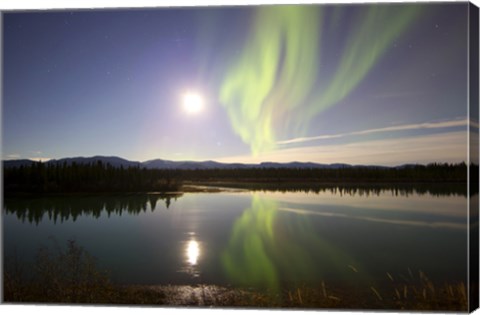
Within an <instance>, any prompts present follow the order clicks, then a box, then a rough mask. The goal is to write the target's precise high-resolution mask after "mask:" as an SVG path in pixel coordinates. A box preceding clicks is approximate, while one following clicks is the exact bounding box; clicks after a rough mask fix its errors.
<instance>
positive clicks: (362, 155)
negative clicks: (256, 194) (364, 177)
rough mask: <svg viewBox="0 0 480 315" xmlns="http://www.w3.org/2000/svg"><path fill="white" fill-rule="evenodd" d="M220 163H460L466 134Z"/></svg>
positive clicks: (373, 142)
mask: <svg viewBox="0 0 480 315" xmlns="http://www.w3.org/2000/svg"><path fill="white" fill-rule="evenodd" d="M218 160H219V161H222V162H244V163H258V162H262V161H274V162H291V161H305V162H306V161H311V162H318V163H349V164H367V165H368V164H376V165H385V166H394V165H401V164H405V163H422V164H425V163H431V162H448V163H458V162H462V161H466V160H467V133H466V132H464V131H452V132H447V133H441V134H433V135H423V136H415V137H403V138H396V139H388V140H371V141H357V142H354V143H348V144H334V145H321V146H320V145H317V146H305V147H296V148H286V149H279V150H275V151H271V152H268V153H264V154H261V155H259V156H255V157H254V156H235V157H226V158H222V159H218Z"/></svg>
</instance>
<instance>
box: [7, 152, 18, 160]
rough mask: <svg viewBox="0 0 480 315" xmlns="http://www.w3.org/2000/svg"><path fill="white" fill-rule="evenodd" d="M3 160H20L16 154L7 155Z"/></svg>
mask: <svg viewBox="0 0 480 315" xmlns="http://www.w3.org/2000/svg"><path fill="white" fill-rule="evenodd" d="M5 158H6V159H7V160H14V159H19V158H20V154H16V153H14V154H7V155H6V156H5Z"/></svg>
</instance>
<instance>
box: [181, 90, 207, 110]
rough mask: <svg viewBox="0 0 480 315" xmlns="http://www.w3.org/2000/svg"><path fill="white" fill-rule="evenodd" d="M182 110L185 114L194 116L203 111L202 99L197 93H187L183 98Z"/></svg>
mask: <svg viewBox="0 0 480 315" xmlns="http://www.w3.org/2000/svg"><path fill="white" fill-rule="evenodd" d="M183 109H184V110H185V112H186V113H187V114H196V113H199V112H201V111H202V110H203V98H202V97H201V96H200V95H199V94H197V93H187V94H185V95H184V96H183Z"/></svg>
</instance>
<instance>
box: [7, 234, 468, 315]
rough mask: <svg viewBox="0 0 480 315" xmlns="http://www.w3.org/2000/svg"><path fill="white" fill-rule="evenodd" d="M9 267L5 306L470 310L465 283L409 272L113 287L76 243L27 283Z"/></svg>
mask: <svg viewBox="0 0 480 315" xmlns="http://www.w3.org/2000/svg"><path fill="white" fill-rule="evenodd" d="M10 262H11V263H10V264H8V265H7V266H6V267H7V268H5V270H4V301H5V302H7V303H23V304H25V303H48V304H58V303H65V304H109V305H162V306H200V307H202V306H213V307H242V308H245V307H251V308H294V309H297V308H298V309H370V310H415V311H467V305H468V304H467V302H468V295H467V288H466V285H465V283H463V282H460V283H443V284H439V283H434V282H432V281H431V280H430V279H429V278H428V277H427V276H426V275H425V273H423V272H422V271H418V275H416V274H415V275H414V273H413V272H412V271H411V270H410V269H407V270H408V277H403V276H402V275H400V274H399V275H396V274H391V273H388V272H387V273H386V276H385V279H384V281H383V282H382V281H377V282H376V283H375V284H374V283H371V284H365V283H363V284H358V285H357V286H356V287H352V286H344V285H341V284H328V283H326V282H325V281H320V282H319V283H318V285H316V286H311V285H309V286H307V285H301V284H300V285H296V286H295V287H293V288H292V287H291V286H289V287H286V288H283V289H282V288H280V289H276V290H272V291H271V292H270V291H268V290H263V291H260V290H253V289H240V288H228V287H221V286H215V285H197V286H189V285H186V286H172V285H166V286H135V285H129V286H119V285H115V284H113V283H112V282H111V281H109V280H108V277H107V275H106V273H102V272H100V271H99V270H98V269H97V267H96V266H95V263H94V260H93V258H92V257H90V256H89V255H88V253H86V252H85V251H84V250H83V248H81V247H80V246H78V245H77V244H75V242H69V243H68V244H67V248H66V249H65V250H57V252H56V253H55V252H53V253H52V251H49V250H47V249H42V250H41V251H40V252H39V255H38V258H37V262H36V264H35V267H34V271H35V273H34V276H32V277H30V278H28V279H27V277H25V276H24V272H23V271H24V268H21V265H20V264H19V263H18V262H17V261H16V260H15V259H13V260H10ZM352 267H353V266H352ZM349 268H350V267H349ZM350 269H352V271H353V272H358V271H357V270H356V269H355V267H353V268H350Z"/></svg>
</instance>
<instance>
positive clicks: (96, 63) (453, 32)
mask: <svg viewBox="0 0 480 315" xmlns="http://www.w3.org/2000/svg"><path fill="white" fill-rule="evenodd" d="M467 16H468V5H467V3H456V4H452V3H443V4H442V3H437V4H427V5H425V4H424V5H418V4H387V5H378V4H376V5H375V4H373V5H372V4H371V5H313V6H311V5H310V6H307V5H302V6H250V7H208V8H201V7H196V8H176V9H171V8H168V9H167V8H158V9H134V10H126V9H117V10H99V9H97V10H80V11H68V10H63V11H32V12H10V13H4V16H3V45H2V47H3V66H4V70H3V100H2V103H3V114H2V116H3V117H2V119H3V122H2V127H3V130H2V133H3V144H2V158H4V159H17V158H32V159H44V160H45V159H58V158H63V157H74V156H94V155H107V156H113V155H115V156H120V157H123V158H127V159H130V160H137V161H146V160H150V159H155V158H162V159H172V160H207V159H212V160H217V161H225V162H260V161H279V162H287V161H314V162H320V163H337V162H338V163H351V164H378V165H399V164H403V163H429V162H460V161H466V160H467V154H466V153H467V133H466V132H465V131H466V126H467V115H468V114H467V100H468V99H467V83H468V81H467V74H468V60H467V52H468V39H467V29H468V26H467V21H468V19H467ZM188 95H190V98H189V97H188ZM186 98H187V99H190V100H191V99H192V98H193V100H194V101H193V102H190V103H188V104H185V99H186Z"/></svg>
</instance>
